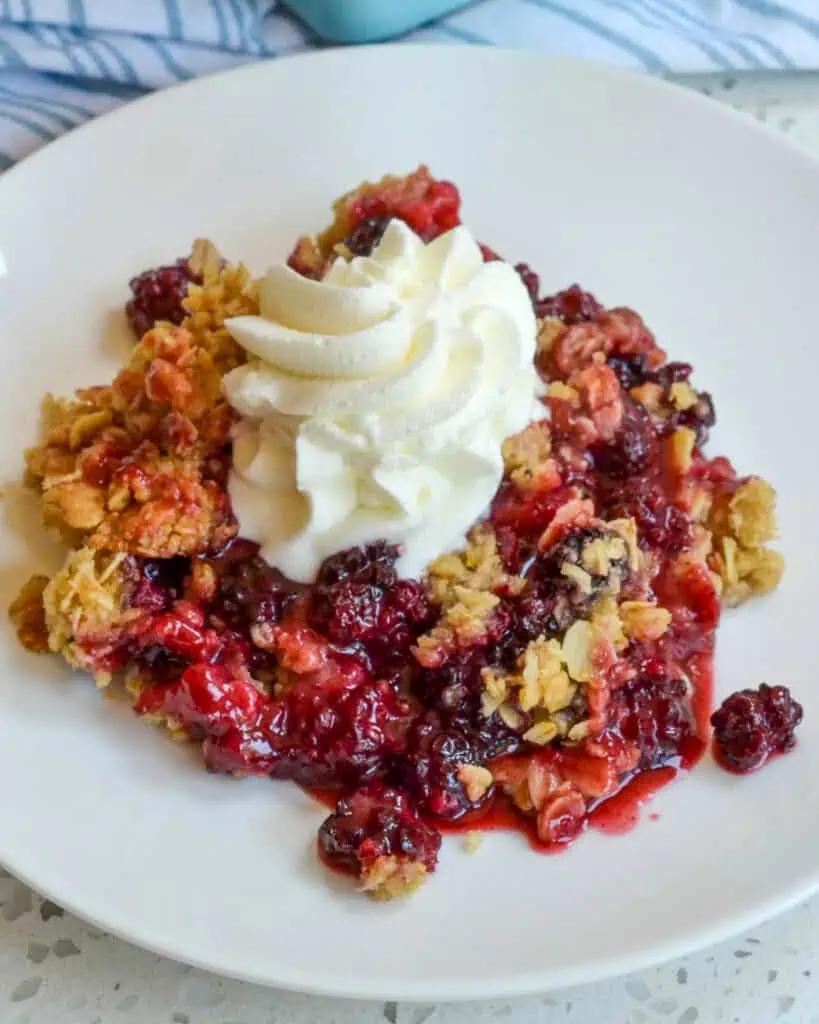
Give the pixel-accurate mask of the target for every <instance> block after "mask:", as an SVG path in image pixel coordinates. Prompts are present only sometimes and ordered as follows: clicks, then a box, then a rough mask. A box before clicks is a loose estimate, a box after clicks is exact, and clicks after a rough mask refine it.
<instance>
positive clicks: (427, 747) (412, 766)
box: [394, 713, 491, 821]
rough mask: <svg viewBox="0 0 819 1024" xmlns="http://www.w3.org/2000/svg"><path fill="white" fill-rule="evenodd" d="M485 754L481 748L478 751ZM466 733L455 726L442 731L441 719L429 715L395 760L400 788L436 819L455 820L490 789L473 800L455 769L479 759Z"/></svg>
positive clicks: (476, 803)
mask: <svg viewBox="0 0 819 1024" xmlns="http://www.w3.org/2000/svg"><path fill="white" fill-rule="evenodd" d="M480 755H484V751H481V752H480ZM483 759H484V757H483V756H476V751H475V748H474V747H473V745H472V744H471V743H470V742H469V739H468V738H467V736H466V735H465V734H464V733H462V732H460V731H459V730H457V729H449V730H443V729H442V728H441V722H440V719H439V718H438V717H437V716H436V715H435V714H434V713H430V714H428V715H427V716H426V717H425V718H424V719H422V720H420V721H419V722H417V723H416V725H415V726H414V728H413V730H412V732H411V733H410V736H409V740H408V744H407V752H406V753H405V754H404V755H403V756H402V757H401V758H400V759H399V760H398V761H397V764H396V768H395V770H394V774H395V777H396V779H397V780H399V781H400V784H401V787H402V788H403V789H406V790H408V791H409V792H410V793H412V794H413V796H414V797H415V799H416V800H417V802H418V804H419V806H420V807H422V808H423V809H424V810H425V811H427V812H428V813H429V814H431V815H432V816H433V817H436V818H443V819H444V820H447V821H455V820H457V819H458V818H461V817H463V815H464V814H466V813H468V812H471V811H475V810H477V809H478V808H479V807H480V806H481V805H482V804H483V803H484V802H485V801H486V800H487V799H488V798H489V797H490V796H491V789H490V790H487V792H486V793H485V794H484V796H483V797H482V798H481V799H480V800H478V801H476V802H473V801H471V800H470V799H469V797H468V796H467V794H466V790H465V789H464V785H463V783H462V782H461V781H460V780H459V779H458V772H459V771H460V769H461V768H462V767H463V766H464V765H470V764H475V763H476V761H482V760H483Z"/></svg>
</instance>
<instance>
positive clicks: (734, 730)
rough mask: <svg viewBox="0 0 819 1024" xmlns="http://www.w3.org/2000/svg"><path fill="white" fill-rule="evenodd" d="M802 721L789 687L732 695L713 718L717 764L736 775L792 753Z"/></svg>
mask: <svg viewBox="0 0 819 1024" xmlns="http://www.w3.org/2000/svg"><path fill="white" fill-rule="evenodd" d="M801 721H802V705H801V704H799V703H798V702H797V701H795V700H794V699H793V697H792V696H791V692H790V690H789V689H788V688H787V686H768V685H767V684H765V683H762V685H761V686H760V687H759V689H758V690H740V691H738V692H737V693H733V694H731V696H730V697H728V698H726V700H724V701H723V703H722V705H721V706H720V707H719V708H718V709H717V710H716V711H715V712H714V713H713V715H712V716H711V725H712V726H713V728H714V743H715V747H716V753H717V757H718V760H719V761H721V762H722V763H723V764H725V765H726V766H727V767H729V768H731V769H732V770H733V771H736V772H743V773H744V772H752V771H754V770H755V769H756V768H761V767H762V765H763V764H765V762H766V761H767V760H768V758H769V757H771V755H772V754H777V753H785V752H786V751H788V750H792V749H793V747H794V746H795V745H796V736H795V730H796V727H797V726H798V725H799V723H800V722H801Z"/></svg>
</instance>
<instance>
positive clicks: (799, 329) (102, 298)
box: [0, 46, 819, 999]
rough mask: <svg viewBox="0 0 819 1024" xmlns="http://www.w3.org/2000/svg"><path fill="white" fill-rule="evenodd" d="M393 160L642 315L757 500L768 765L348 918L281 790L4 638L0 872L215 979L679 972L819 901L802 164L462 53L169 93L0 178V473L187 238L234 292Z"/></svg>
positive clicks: (536, 67) (685, 106)
mask: <svg viewBox="0 0 819 1024" xmlns="http://www.w3.org/2000/svg"><path fill="white" fill-rule="evenodd" d="M421 160H424V161H427V162H429V163H430V164H431V166H432V167H433V169H434V171H435V172H436V173H438V174H440V175H444V176H448V177H450V178H452V179H453V180H454V181H456V182H457V183H458V184H459V185H460V186H461V189H462V192H463V195H464V198H465V204H466V218H467V222H468V223H469V224H470V225H471V227H472V228H473V230H474V231H475V233H476V234H477V235H478V237H479V238H481V239H483V240H485V241H486V242H487V243H489V244H490V245H492V246H493V247H494V248H496V249H497V250H498V251H500V252H501V253H504V254H507V255H508V256H509V257H510V258H512V259H515V260H527V261H529V262H530V263H531V264H533V266H535V267H536V268H537V269H538V270H539V271H540V273H541V275H542V278H543V280H544V281H545V282H546V285H547V286H548V287H549V288H550V289H551V288H555V289H556V288H559V287H561V286H564V285H566V284H568V283H570V282H572V281H574V280H579V281H581V282H583V284H584V285H585V286H586V287H589V288H591V289H593V290H594V291H596V292H597V293H598V294H599V295H600V296H601V297H602V298H603V299H604V300H606V301H607V302H609V303H611V304H618V303H625V304H630V305H633V306H635V307H636V308H637V309H638V310H640V311H641V312H642V313H643V314H644V315H645V317H646V318H647V320H648V322H649V324H650V325H652V327H654V328H655V329H656V331H657V333H658V335H659V338H660V341H661V343H662V344H663V345H665V346H666V347H667V348H668V349H669V350H670V351H671V352H672V353H673V356H674V357H675V358H683V359H690V360H692V361H693V362H694V363H695V364H696V368H697V372H696V378H695V379H696V381H697V382H698V383H699V384H700V385H701V386H703V387H706V388H709V389H710V390H712V391H713V393H714V395H715V398H716V402H717V408H718V413H719V416H720V427H719V430H718V432H717V435H716V437H715V439H714V440H715V443H714V445H713V446H712V450H714V451H716V450H718V449H720V448H721V447H722V446H723V445H724V446H725V448H726V449H727V450H728V451H729V452H730V453H731V455H733V456H735V459H736V463H737V465H738V467H739V468H740V470H744V471H750V470H753V471H757V472H760V473H762V474H764V475H766V476H768V477H770V478H771V479H772V480H773V481H774V482H775V483H776V485H777V486H778V487H779V489H780V495H781V518H782V528H783V535H784V540H783V546H784V549H785V553H786V555H787V556H788V558H789V570H788V573H787V576H786V580H785V583H784V585H783V587H782V588H781V590H780V591H779V593H778V594H777V595H776V596H775V597H773V598H772V599H770V600H766V601H764V602H760V603H758V604H756V605H754V606H753V607H751V608H749V609H748V610H746V611H742V612H740V613H738V614H732V615H729V616H728V617H727V622H726V623H725V625H724V628H723V629H722V631H721V633H720V643H719V658H718V693H719V694H720V695H725V694H727V693H728V692H729V691H731V690H733V689H736V688H738V687H741V686H744V685H756V684H758V683H759V682H760V681H762V680H768V681H770V682H776V683H787V684H788V685H790V686H792V687H793V690H794V692H795V693H796V694H797V695H798V696H799V697H800V698H801V699H802V700H803V701H804V703H805V706H806V721H805V723H804V725H803V726H802V729H801V733H800V737H801V743H800V746H799V748H798V750H797V751H796V752H795V753H794V754H793V755H791V756H789V757H786V758H782V759H780V760H779V761H777V762H775V763H773V764H772V765H770V766H769V767H767V768H766V769H765V770H764V771H762V772H761V773H760V774H759V775H758V776H755V777H752V778H746V779H741V778H735V777H732V776H730V775H727V774H724V773H720V772H719V771H718V770H717V769H716V768H714V767H713V766H712V765H711V764H710V763H708V762H705V763H703V764H702V765H701V766H700V767H699V768H698V769H697V770H696V771H695V772H694V773H693V774H692V775H691V776H690V777H689V778H688V779H686V780H684V781H683V782H681V783H678V784H676V785H674V786H672V787H670V788H669V789H668V790H666V791H665V792H664V793H662V794H661V796H660V797H659V798H658V799H657V800H656V802H655V804H654V807H653V810H655V811H658V812H659V814H660V817H659V820H657V821H651V820H645V821H644V822H643V823H642V825H641V827H639V828H638V829H637V830H635V831H634V832H632V833H631V834H629V835H627V836H624V837H621V838H606V837H604V836H600V835H597V834H594V833H592V834H589V835H587V836H586V837H584V838H583V839H582V840H581V841H580V842H579V843H578V844H577V845H576V846H575V847H574V848H573V849H572V850H571V851H570V852H568V853H566V854H565V855H563V856H559V857H542V856H537V855H535V854H534V853H532V852H531V851H530V850H529V848H528V847H527V846H526V844H525V843H524V842H523V841H522V840H521V839H520V838H519V837H516V836H505V835H500V834H495V835H491V836H489V837H488V838H487V840H486V842H485V844H484V846H483V848H482V850H481V851H480V852H479V853H478V854H477V855H475V856H467V855H466V854H465V853H464V852H463V851H462V849H461V844H460V843H459V842H458V841H457V839H453V840H449V841H447V842H446V843H445V849H444V852H443V856H442V858H441V865H440V869H439V872H438V874H437V875H436V876H435V878H434V879H433V880H432V881H431V883H430V884H429V885H427V886H426V887H425V889H424V890H423V891H422V892H420V893H419V894H418V895H417V896H415V897H413V898H412V899H411V900H410V901H408V902H406V903H396V904H394V905H376V904H372V903H370V902H368V901H367V900H364V899H362V898H360V897H357V896H353V895H351V893H350V891H349V890H348V888H347V886H346V885H344V884H343V883H342V882H341V881H340V880H338V879H336V878H334V877H333V876H328V875H327V874H326V873H325V872H324V871H323V870H322V869H321V868H320V866H319V864H318V861H317V859H316V857H315V853H314V845H313V844H314V836H315V831H316V827H317V825H318V824H319V821H320V820H321V817H322V811H321V810H320V809H319V808H317V807H316V806H315V805H314V804H313V803H311V801H310V800H309V799H308V798H306V797H305V796H303V795H302V794H301V793H300V792H299V791H298V790H297V789H296V788H295V787H294V786H292V785H285V784H273V783H267V782H264V781H247V782H242V783H238V782H236V781H233V780H230V779H226V778H214V777H209V776H208V775H206V774H205V772H203V771H202V770H201V768H200V766H199V763H198V761H197V759H196V758H195V757H194V756H193V755H192V754H191V753H190V752H189V751H187V750H182V749H180V748H179V747H177V746H175V745H174V744H173V743H170V742H168V741H167V739H166V738H165V737H163V736H162V735H160V734H159V733H157V732H154V731H152V730H151V729H149V728H147V727H146V726H144V725H143V724H141V723H139V722H138V721H137V720H136V719H134V718H133V717H132V716H131V715H130V713H129V712H128V711H127V710H125V709H123V708H121V707H118V706H116V705H112V704H111V703H110V702H107V701H105V700H103V699H101V698H100V697H99V695H98V694H97V693H95V692H94V690H93V687H92V686H91V685H90V684H89V683H88V682H87V681H86V680H84V679H81V678H76V679H74V680H71V679H70V678H69V675H68V672H67V671H66V670H65V669H64V667H62V666H61V665H60V664H59V663H58V662H57V661H56V660H48V659H42V658H41V659H39V660H38V659H37V658H35V657H31V656H28V655H26V654H24V653H23V652H22V651H20V650H19V649H18V647H17V645H16V643H15V642H14V641H13V639H12V635H11V631H10V630H9V629H8V627H7V626H4V627H3V628H4V630H5V632H4V634H3V641H2V645H1V646H0V680H1V681H0V807H2V808H3V827H2V830H0V859H2V861H3V862H4V863H5V864H6V865H7V866H8V868H9V869H10V870H11V871H13V872H15V873H17V874H19V875H21V876H22V877H23V878H25V879H26V880H27V881H29V882H30V883H32V884H33V885H34V886H35V887H36V888H38V889H40V890H42V891H43V892H45V893H46V894H48V895H49V896H51V897H52V898H54V899H56V900H57V901H58V902H60V903H63V904H64V905H66V906H67V907H69V908H70V909H71V910H73V911H75V912H77V913H78V914H81V915H82V916H83V917H86V918H88V919H90V920H92V921H94V922H96V923H97V924H99V925H102V926H103V927H105V928H107V929H109V930H111V931H113V932H116V933H117V934H119V935H121V936H123V937H126V938H128V939H131V940H133V941H134V942H136V943H139V944H140V945H143V946H147V947H150V948H152V949H155V950H158V951H161V952H163V953H167V954H169V955H171V956H174V957H178V958H179V959H182V960H186V961H189V962H191V963H195V964H199V965H203V966H206V967H209V968H213V969H214V970H218V971H221V972H224V973H226V974H231V975H236V976H239V977H243V978H248V979H252V980H254V981H260V982H265V983H269V984H273V985H279V986H285V987H288V988H293V989H301V990H305V991H310V992H321V993H331V994H338V995H350V996H353V995H354V996H363V997H383V998H406V999H460V998H470V997H478V996H501V995H503V996H507V995H513V994H516V993H523V992H532V991H537V990H545V989H547V988H550V987H553V986H560V985H564V984H570V983H571V984H574V983H577V982H581V981H590V980H592V979H596V978H600V977H602V976H604V975H610V974H615V973H618V972H625V971H628V970H632V969H635V968H638V967H642V966H644V965H646V964H648V963H650V962H652V961H657V960H660V959H661V958H664V957H671V956H675V955H679V954H682V953H685V952H687V951H689V950H691V949H692V948H693V947H695V946H699V945H702V944H706V943H710V942H714V941H716V940H718V939H720V938H722V937H724V936H726V935H728V934H729V933H731V932H733V931H737V930H739V929H741V928H745V927H750V926H751V924H754V923H757V922H758V921H759V920H760V919H761V918H763V917H765V916H767V915H770V914H773V913H775V912H776V911H779V910H781V909H782V908H784V907H786V906H787V905H789V904H791V903H793V902H794V901H795V900H797V899H799V898H801V897H803V896H806V895H807V894H808V893H809V892H811V891H812V890H813V889H814V888H815V887H816V885H817V882H819V816H817V814H816V807H817V805H819V801H817V797H818V796H819V713H817V712H818V711H819V700H817V698H816V695H815V690H816V685H817V682H816V681H817V677H819V648H818V647H817V643H816V632H817V625H816V608H817V601H816V587H817V579H819V544H817V541H816V523H817V522H818V521H819V499H818V497H817V487H816V477H815V473H816V459H815V455H813V454H812V446H813V438H814V424H815V417H816V406H817V400H816V383H815V382H816V379H817V373H819V356H817V343H816V330H817V326H816V325H817V324H818V323H819V286H817V271H818V270H819V233H817V231H816V225H817V217H819V167H817V166H816V165H815V164H814V163H813V162H812V161H811V160H809V159H808V158H807V157H805V156H804V155H802V154H800V153H799V152H797V151H796V150H794V149H791V148H790V147H789V146H788V145H786V144H785V143H782V142H780V141H778V140H777V139H775V138H774V137H773V136H771V135H769V134H768V133H767V132H766V131H765V130H763V129H760V128H758V127H756V126H754V125H753V124H751V123H750V122H747V121H745V120H742V119H740V118H739V116H737V115H733V114H731V113H729V112H727V111H725V110H723V109H721V108H720V107H718V106H717V105H716V104H713V103H711V102H710V101H707V100H703V99H701V98H698V97H696V96H694V95H691V94H689V93H687V92H683V91H681V90H678V89H675V88H672V87H669V86H666V85H664V84H661V83H659V82H656V81H651V80H648V79H644V78H640V77H636V76H630V75H626V74H622V73H616V72H613V71H608V70H604V69H602V68H597V67H592V66H586V65H583V64H575V63H563V62H546V61H543V60H541V59H537V58H532V57H526V56H521V55H516V54H515V55H513V54H508V53H503V52H497V51H495V52H490V51H487V50H482V49H427V48H423V47H419V46H412V47H409V46H408V47H404V48H396V49H391V48H378V49H373V50H366V49H364V50H361V49H358V50H350V51H346V52H331V53H326V54H323V55H319V56H313V57H308V58H304V57H299V58H297V59H294V60H287V61H280V62H276V63H268V64H264V65H260V66H256V67H253V68H249V69H246V70H242V71H239V72H233V73H230V74H227V75H223V76H221V77H216V78H212V79H209V80H205V81H201V82H197V83H196V84H194V85H191V86H186V87H184V88H181V89H174V90H172V91H169V92H166V93H163V94H162V95H160V96H157V97H155V98H152V99H150V100H147V101H145V102H141V103H137V104H134V105H132V106H129V107H126V108H125V109H124V110H122V111H120V112H118V113H117V114H115V115H114V116H111V117H106V118H103V119H101V120H100V121H98V122H95V123H93V124H91V125H89V126H88V127H86V128H83V129H81V130H80V131H78V132H76V133H75V134H73V135H71V136H70V137H68V138H67V139H65V140H64V141H61V142H59V143H57V144H56V145H54V146H51V147H49V148H48V149H46V150H45V151H44V152H42V153H40V154H38V155H37V156H36V157H35V158H33V159H32V160H29V161H26V163H25V164H23V165H22V166H21V167H19V168H18V169H16V170H13V171H11V172H10V173H9V174H7V175H5V176H4V177H3V179H2V181H0V247H2V248H3V250H4V251H5V254H6V257H7V261H8V267H9V276H8V278H7V279H5V280H4V281H3V282H2V283H0V321H1V323H0V326H1V327H2V333H0V337H1V338H2V345H3V403H2V410H0V417H2V418H1V419H0V425H1V426H2V430H1V431H0V463H1V465H2V477H3V479H4V480H13V479H15V478H16V477H17V476H18V474H19V472H20V469H21V456H20V450H21V448H22V447H23V446H24V445H25V444H28V443H31V442H32V441H33V440H34V438H35V435H36V423H37V408H38V402H39V397H40V394H41V392H43V391H46V390H49V389H50V390H54V391H57V392H63V393H64V392H67V391H69V390H70V389H71V388H72V387H74V386H78V385H82V384H88V383H91V382H103V381H106V380H108V379H109V377H110V375H111V373H112V371H113V370H114V368H115V367H116V366H117V365H118V363H119V362H121V360H122V357H123V353H124V344H125V332H124V330H123V327H122V322H121V314H120V313H119V312H118V311H119V310H120V309H121V306H122V302H123V299H124V296H125V293H126V283H127V281H128V278H129V276H130V275H131V273H132V272H134V271H138V270H140V269H141V268H142V267H144V266H148V265H151V264H156V263H158V262H162V261H166V260H170V259H171V258H173V257H175V256H177V255H179V254H180V253H183V252H185V251H186V250H187V247H188V245H189V243H190V241H191V239H192V238H193V237H194V236H196V235H203V234H204V235H209V236H211V237H213V238H214V239H216V240H217V242H218V243H219V244H220V245H221V246H222V248H223V250H224V251H226V252H227V253H229V254H234V255H236V256H239V257H245V258H246V259H247V260H249V262H250V263H251V265H252V266H254V267H255V268H258V269H259V270H261V269H263V268H264V267H265V265H266V264H267V263H268V262H270V261H272V260H274V259H278V258H281V257H282V256H283V255H284V254H285V253H286V251H287V249H288V247H289V244H290V242H291V241H292V239H293V238H295V236H296V235H297V234H298V233H299V232H300V231H302V230H304V229H313V228H317V227H319V226H321V225H323V224H324V222H325V220H326V219H327V216H328V214H327V207H328V204H329V202H330V200H331V199H332V198H333V197H335V196H336V195H337V194H338V193H339V192H340V191H342V190H344V189H346V188H348V187H349V186H351V185H354V184H356V183H357V182H358V181H359V180H361V179H363V178H365V177H373V176H378V175H380V174H381V173H382V172H384V171H387V170H404V169H410V168H412V167H414V166H415V165H416V164H417V163H418V162H419V161H421ZM4 506H5V513H6V522H5V528H4V530H3V532H2V538H1V540H2V560H3V562H2V564H3V568H2V576H1V577H0V581H1V582H2V591H3V592H2V597H3V600H4V603H6V602H7V600H8V599H9V598H10V597H11V596H12V594H13V593H14V591H15V588H16V587H17V586H18V585H19V584H20V582H22V580H23V579H24V577H25V576H26V575H27V574H28V573H29V572H30V571H32V570H33V569H34V568H37V567H40V566H41V565H43V564H45V563H46V561H47V558H49V557H51V555H53V552H48V553H47V552H46V550H45V548H44V546H43V540H42V534H41V532H40V530H39V528H38V527H37V525H36V513H35V512H33V511H32V506H31V505H26V504H25V502H24V501H22V499H21V498H20V495H19V491H18V490H17V489H15V488H14V487H10V488H7V498H6V501H5V503H4ZM38 563H39V564H38Z"/></svg>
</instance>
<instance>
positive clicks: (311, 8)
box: [285, 0, 472, 43]
mask: <svg viewBox="0 0 819 1024" xmlns="http://www.w3.org/2000/svg"><path fill="white" fill-rule="evenodd" d="M285 2H286V6H287V7H289V8H290V9H291V10H292V11H294V12H295V13H296V14H298V16H299V17H300V18H301V19H302V20H303V21H305V22H307V24H308V25H309V26H310V28H312V29H313V31H314V32H317V33H318V34H319V35H320V36H321V37H322V38H323V39H329V40H331V41H332V42H334V43H374V42H377V41H378V40H381V39H389V38H390V37H391V36H398V35H401V33H402V32H409V31H410V29H413V28H417V27H418V26H419V25H423V24H424V22H426V21H431V20H432V19H434V18H441V17H443V16H444V15H445V14H449V13H450V12H451V11H454V10H457V8H459V7H465V6H466V5H467V4H468V3H471V2H472V0H285Z"/></svg>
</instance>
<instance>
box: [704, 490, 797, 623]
mask: <svg viewBox="0 0 819 1024" xmlns="http://www.w3.org/2000/svg"><path fill="white" fill-rule="evenodd" d="M775 506H776V492H775V491H774V489H773V487H771V485H770V484H769V483H767V482H766V481H765V480H762V479H760V478H759V477H749V478H748V479H747V480H745V481H744V482H742V483H741V484H740V485H739V486H738V487H736V489H734V490H733V491H729V492H728V493H727V494H718V495H717V496H716V497H715V499H714V502H713V504H712V506H711V508H710V511H709V516H708V520H707V525H708V528H709V529H710V530H711V532H712V543H713V551H712V554H711V556H710V557H709V565H710V566H711V568H712V569H713V570H714V571H715V572H716V573H717V574H718V576H719V577H720V581H721V588H722V598H723V601H724V602H725V604H726V605H728V606H729V607H731V606H736V605H740V604H743V603H744V602H745V601H747V600H748V599H749V598H751V597H754V596H757V595H761V594H766V593H768V592H769V591H771V590H773V589H774V588H775V587H777V586H778V585H779V582H780V580H781V579H782V574H783V572H784V569H785V560H784V558H783V557H782V555H781V554H780V553H779V552H778V551H774V550H773V549H772V548H769V547H766V542H767V541H770V540H772V539H773V538H774V537H775V536H776V511H775Z"/></svg>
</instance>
